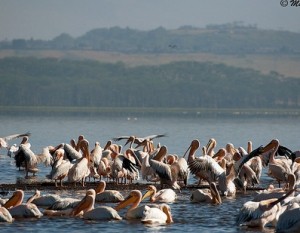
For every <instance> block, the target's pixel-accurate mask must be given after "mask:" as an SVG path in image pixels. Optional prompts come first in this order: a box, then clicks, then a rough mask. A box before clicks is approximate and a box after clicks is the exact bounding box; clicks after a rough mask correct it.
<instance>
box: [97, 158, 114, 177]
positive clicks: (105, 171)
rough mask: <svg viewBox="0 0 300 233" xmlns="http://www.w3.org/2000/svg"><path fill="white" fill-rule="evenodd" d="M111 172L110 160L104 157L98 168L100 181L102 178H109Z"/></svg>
mask: <svg viewBox="0 0 300 233" xmlns="http://www.w3.org/2000/svg"><path fill="white" fill-rule="evenodd" d="M110 172H111V164H110V161H109V160H108V158H103V157H102V159H101V160H100V163H99V166H98V168H97V173H98V174H99V176H100V179H102V177H106V178H108V177H109V176H110Z"/></svg>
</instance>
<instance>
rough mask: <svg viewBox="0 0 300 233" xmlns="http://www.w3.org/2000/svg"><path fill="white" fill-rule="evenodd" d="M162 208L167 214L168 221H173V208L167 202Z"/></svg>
mask: <svg viewBox="0 0 300 233" xmlns="http://www.w3.org/2000/svg"><path fill="white" fill-rule="evenodd" d="M160 208H161V210H162V211H163V212H164V213H165V214H166V216H167V220H166V223H172V222H173V218H172V213H171V208H170V206H169V205H167V204H161V206H160Z"/></svg>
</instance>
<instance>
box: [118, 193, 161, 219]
mask: <svg viewBox="0 0 300 233" xmlns="http://www.w3.org/2000/svg"><path fill="white" fill-rule="evenodd" d="M141 200H142V193H141V191H140V190H132V191H131V192H130V194H129V195H128V196H127V197H126V198H125V200H124V201H121V202H120V203H119V204H118V205H117V206H116V207H115V209H116V210H117V211H119V210H120V209H123V208H126V207H127V206H129V205H131V207H130V208H129V209H128V210H127V212H126V214H125V219H141V218H143V216H144V211H145V210H146V209H148V207H157V208H159V206H160V205H157V204H147V205H141V206H139V204H140V202H141Z"/></svg>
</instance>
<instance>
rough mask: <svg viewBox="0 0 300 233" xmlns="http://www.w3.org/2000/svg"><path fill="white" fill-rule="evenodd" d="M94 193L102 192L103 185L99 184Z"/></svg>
mask: <svg viewBox="0 0 300 233" xmlns="http://www.w3.org/2000/svg"><path fill="white" fill-rule="evenodd" d="M95 191H96V193H100V192H102V191H103V184H102V183H100V184H98V186H97V187H96V188H95Z"/></svg>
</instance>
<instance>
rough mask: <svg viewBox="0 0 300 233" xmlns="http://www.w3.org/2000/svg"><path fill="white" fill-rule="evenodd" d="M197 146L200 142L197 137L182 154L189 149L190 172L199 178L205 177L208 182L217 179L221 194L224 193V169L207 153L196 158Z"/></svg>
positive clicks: (225, 185) (225, 188) (225, 187)
mask: <svg viewBox="0 0 300 233" xmlns="http://www.w3.org/2000/svg"><path fill="white" fill-rule="evenodd" d="M199 146H200V142H199V141H198V140H197V139H195V140H193V141H192V142H191V145H190V146H189V148H188V149H187V151H186V152H185V154H184V156H185V155H186V153H187V152H188V151H189V150H190V151H189V155H188V165H189V169H190V171H191V173H192V174H194V175H196V176H198V177H199V178H202V179H203V178H205V179H206V180H207V181H208V182H209V183H210V182H214V181H216V180H217V179H218V181H219V188H220V190H221V192H222V194H224V193H225V192H226V191H227V184H226V174H225V170H224V169H223V168H222V167H221V166H220V165H219V163H218V162H217V161H215V160H214V159H213V158H212V157H210V156H208V155H203V156H200V157H197V158H196V157H195V151H196V150H197V149H198V148H199Z"/></svg>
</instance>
